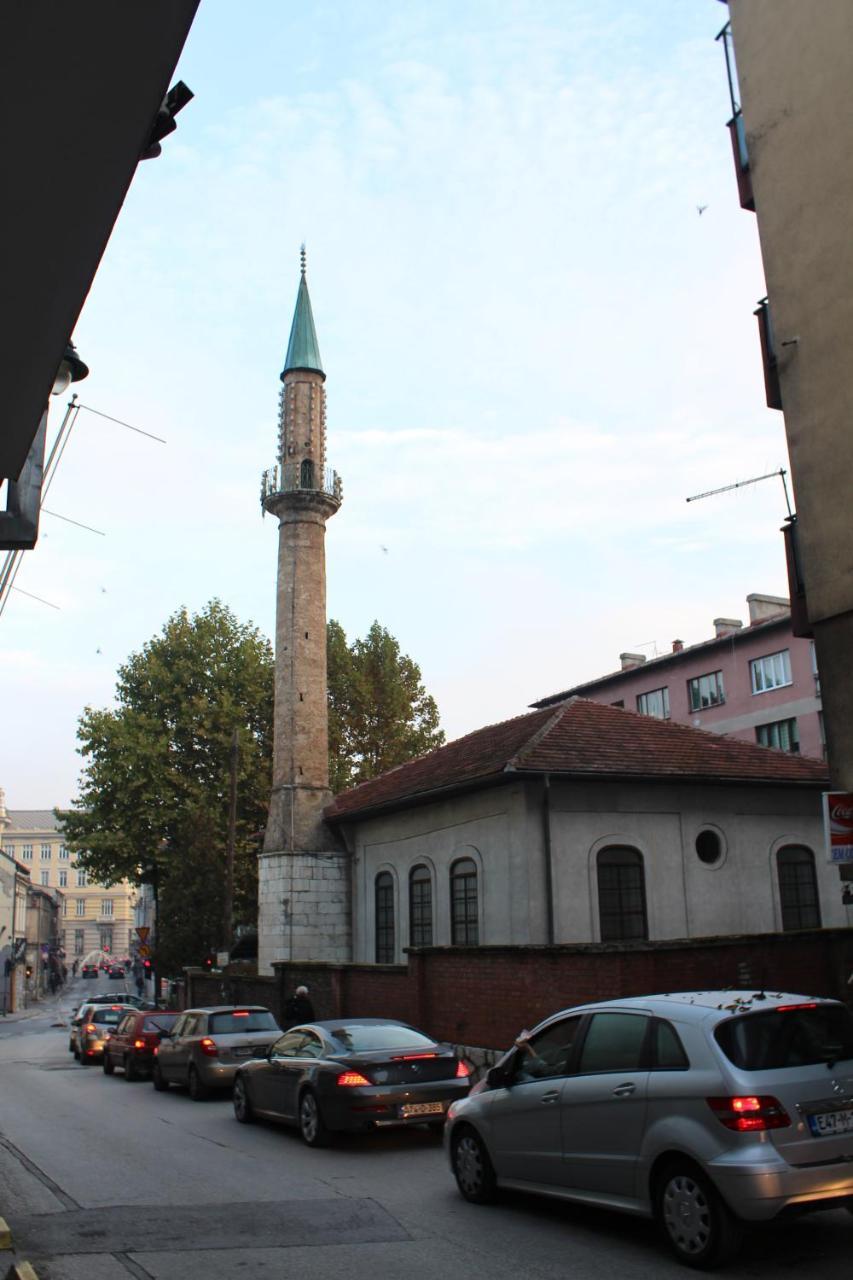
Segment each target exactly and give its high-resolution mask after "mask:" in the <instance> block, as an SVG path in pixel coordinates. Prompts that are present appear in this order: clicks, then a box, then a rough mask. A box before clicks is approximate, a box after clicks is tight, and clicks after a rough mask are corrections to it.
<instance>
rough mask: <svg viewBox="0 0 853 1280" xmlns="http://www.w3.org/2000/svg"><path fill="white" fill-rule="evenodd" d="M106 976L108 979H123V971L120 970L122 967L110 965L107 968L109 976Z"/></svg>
mask: <svg viewBox="0 0 853 1280" xmlns="http://www.w3.org/2000/svg"><path fill="white" fill-rule="evenodd" d="M108 976H109V977H110V978H123V977H124V969H123V968H122V966H121V965H120V964H111V965H110V968H109V974H108Z"/></svg>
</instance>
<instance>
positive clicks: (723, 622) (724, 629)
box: [714, 618, 743, 640]
mask: <svg viewBox="0 0 853 1280" xmlns="http://www.w3.org/2000/svg"><path fill="white" fill-rule="evenodd" d="M742 627H743V623H742V622H741V620H740V618H715V619H714V635H715V636H716V637H717V639H718V640H719V638H720V636H730V635H732V634H733V633H734V632H735V631H740V630H741V628H742Z"/></svg>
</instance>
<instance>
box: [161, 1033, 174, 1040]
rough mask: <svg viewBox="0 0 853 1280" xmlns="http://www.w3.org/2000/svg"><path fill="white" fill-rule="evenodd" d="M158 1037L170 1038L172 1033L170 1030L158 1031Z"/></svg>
mask: <svg viewBox="0 0 853 1280" xmlns="http://www.w3.org/2000/svg"><path fill="white" fill-rule="evenodd" d="M159 1038H160V1039H161V1040H171V1038H172V1033H171V1031H161V1032H159Z"/></svg>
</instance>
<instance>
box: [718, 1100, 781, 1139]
mask: <svg viewBox="0 0 853 1280" xmlns="http://www.w3.org/2000/svg"><path fill="white" fill-rule="evenodd" d="M706 1102H707V1103H708V1106H709V1107H710V1108H711V1110H712V1111H713V1113H714V1115H715V1116H716V1117H717V1119H718V1120H719V1122H720V1124H724V1125H725V1126H726V1128H727V1129H735V1130H737V1132H738V1133H756V1132H760V1131H762V1130H764V1129H787V1128H788V1126H789V1125H790V1123H791V1120H790V1117H789V1115H788V1113H787V1111H786V1110H785V1108H784V1107H783V1106H782V1103H781V1102H779V1101H778V1100H777V1099H776V1098H768V1097H762V1098H758V1097H737V1098H706Z"/></svg>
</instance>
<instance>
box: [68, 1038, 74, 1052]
mask: <svg viewBox="0 0 853 1280" xmlns="http://www.w3.org/2000/svg"><path fill="white" fill-rule="evenodd" d="M68 1052H69V1053H73V1052H74V1041H73V1040H69V1041H68Z"/></svg>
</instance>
